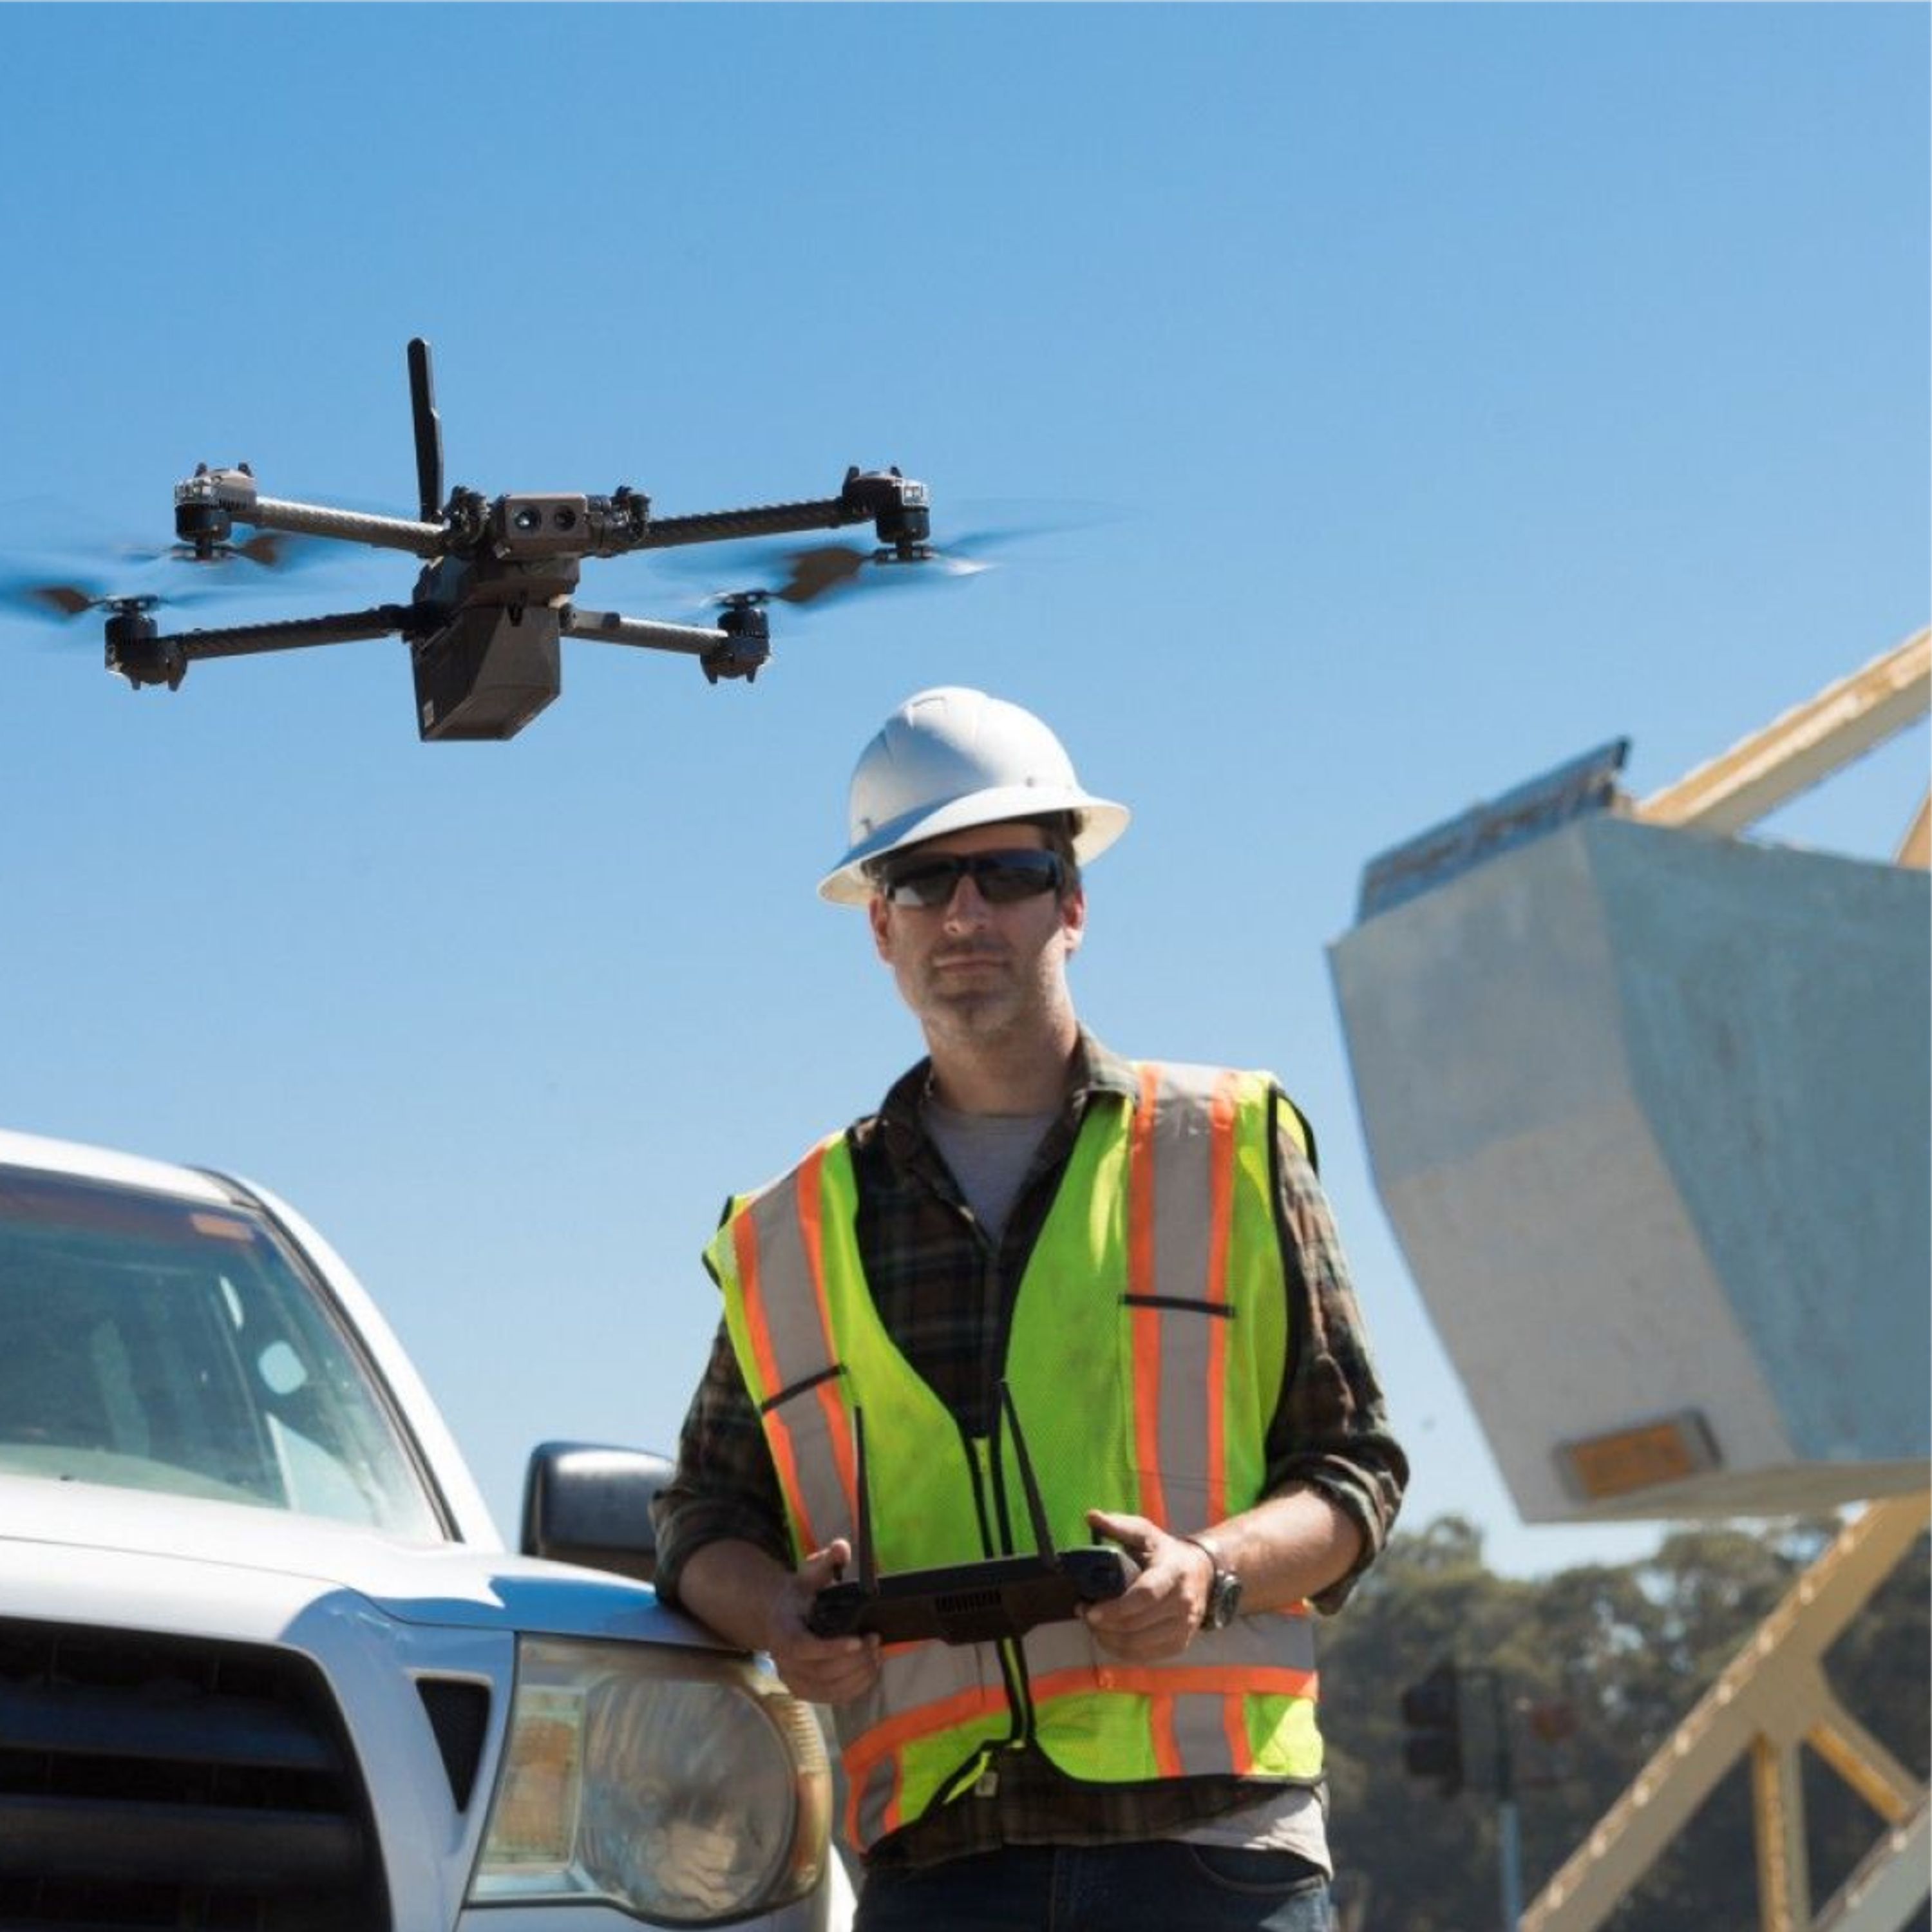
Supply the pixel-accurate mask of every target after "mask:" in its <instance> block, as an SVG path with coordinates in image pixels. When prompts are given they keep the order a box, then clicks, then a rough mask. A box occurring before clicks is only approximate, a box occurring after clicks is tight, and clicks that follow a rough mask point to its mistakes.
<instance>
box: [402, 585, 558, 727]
mask: <svg viewBox="0 0 1932 1932" xmlns="http://www.w3.org/2000/svg"><path fill="white" fill-rule="evenodd" d="M411 655H412V659H413V663H414V665H415V668H416V728H417V730H419V733H421V734H422V737H423V739H424V740H425V742H428V741H429V740H431V739H437V738H478V739H501V738H511V737H514V736H516V734H517V732H519V731H520V730H522V729H523V727H524V726H525V725H526V724H528V723H529V721H530V720H531V719H532V718H534V717H535V715H537V713H538V712H539V711H541V709H543V708H544V706H545V705H547V703H549V702H550V700H551V699H552V698H553V697H556V694H557V693H558V691H560V690H561V689H562V686H563V662H562V648H561V646H560V645H559V642H558V628H557V615H556V611H554V610H550V609H548V608H547V607H542V606H537V605H532V606H530V607H526V608H525V609H523V610H520V611H518V612H517V613H514V615H513V614H512V613H511V612H510V611H509V610H506V609H504V608H502V607H500V606H490V605H486V606H484V607H481V608H480V609H476V610H463V611H460V612H458V614H457V615H456V616H455V619H453V620H452V622H450V623H449V625H447V626H446V628H444V629H443V630H442V631H439V632H438V633H437V635H436V636H435V637H434V638H433V639H432V640H429V641H428V642H427V643H423V644H420V645H419V646H417V647H416V649H415V650H414V651H413V652H412V654H411Z"/></svg>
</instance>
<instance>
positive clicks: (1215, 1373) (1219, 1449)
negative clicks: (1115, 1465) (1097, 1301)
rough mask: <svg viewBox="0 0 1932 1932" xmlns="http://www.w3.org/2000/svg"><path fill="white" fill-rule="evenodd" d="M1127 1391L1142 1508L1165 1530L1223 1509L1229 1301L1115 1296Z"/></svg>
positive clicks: (1195, 1523)
mask: <svg viewBox="0 0 1932 1932" xmlns="http://www.w3.org/2000/svg"><path fill="white" fill-rule="evenodd" d="M1121 1302H1122V1305H1123V1307H1124V1310H1125V1313H1126V1326H1127V1331H1128V1361H1129V1372H1130V1377H1131V1380H1132V1383H1133V1439H1134V1463H1135V1466H1136V1469H1137V1470H1138V1472H1139V1475H1140V1480H1141V1495H1142V1505H1143V1511H1144V1514H1146V1515H1148V1516H1149V1517H1152V1518H1153V1519H1154V1521H1156V1522H1157V1523H1160V1524H1161V1525H1162V1526H1163V1527H1164V1528H1167V1529H1181V1530H1184V1529H1199V1528H1200V1527H1202V1526H1203V1525H1204V1524H1205V1523H1209V1522H1214V1521H1219V1520H1220V1517H1222V1516H1223V1515H1225V1514H1226V1513H1227V1512H1226V1507H1225V1497H1224V1495H1223V1490H1224V1488H1225V1470H1226V1427H1227V1418H1226V1388H1227V1379H1228V1360H1229V1347H1230V1345H1231V1343H1232V1339H1233V1331H1234V1327H1235V1308H1234V1306H1233V1304H1232V1303H1230V1302H1227V1301H1211V1300H1209V1299H1208V1298H1205V1297H1201V1298H1193V1297H1189V1296H1183V1295H1136V1294H1128V1295H1123V1296H1122V1297H1121Z"/></svg>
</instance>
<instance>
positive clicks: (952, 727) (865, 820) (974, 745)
mask: <svg viewBox="0 0 1932 1932" xmlns="http://www.w3.org/2000/svg"><path fill="white" fill-rule="evenodd" d="M1049 811H1077V812H1079V814H1080V829H1079V832H1077V833H1076V835H1075V836H1074V840H1073V856H1075V857H1076V859H1079V861H1080V862H1081V863H1082V865H1085V863H1086V862H1087V861H1088V859H1093V858H1097V856H1099V855H1100V853H1103V852H1104V851H1105V850H1106V849H1107V847H1109V845H1111V844H1113V842H1114V841H1115V839H1116V838H1119V836H1120V835H1121V833H1122V832H1124V831H1125V830H1126V829H1127V807H1126V806H1125V805H1116V804H1115V803H1113V802H1112V800H1111V799H1104V798H1094V797H1093V796H1091V795H1090V794H1089V793H1086V792H1085V791H1083V790H1082V789H1081V787H1080V781H1079V779H1078V778H1076V777H1075V776H1074V775H1073V760H1071V759H1070V758H1069V757H1067V753H1066V751H1065V750H1064V748H1063V747H1062V746H1061V742H1060V740H1059V739H1058V738H1056V737H1055V736H1054V735H1053V733H1052V732H1051V731H1049V730H1048V729H1047V728H1046V726H1045V725H1044V724H1042V723H1041V722H1040V720H1039V719H1038V718H1036V717H1035V716H1034V715H1033V713H1032V712H1031V711H1023V710H1022V709H1020V707H1019V706H1018V705H1017V704H1009V703H1007V702H1006V700H1004V698H998V697H988V696H987V695H986V693H985V692H984V691H969V690H968V689H966V688H964V687H963V686H962V685H941V686H940V687H939V688H937V689H936V690H932V691H920V692H919V693H918V694H916V696H914V697H909V698H907V700H906V701H905V702H904V703H903V704H901V706H899V708H898V709H897V710H896V711H895V712H893V713H892V715H891V716H890V717H889V718H887V719H886V721H885V723H884V724H883V726H881V727H880V730H879V733H878V736H877V737H875V738H874V739H873V740H872V742H871V743H870V744H869V745H867V746H866V747H865V750H864V751H862V753H860V754H859V763H858V764H857V766H856V767H855V768H854V769H853V773H852V793H851V807H850V835H851V841H852V843H851V848H850V850H848V851H847V853H846V854H845V856H844V858H842V859H840V860H839V862H838V864H837V865H836V866H835V867H834V868H832V871H830V872H829V873H828V874H826V876H825V877H823V879H821V880H820V881H819V885H818V890H819V895H820V897H821V898H828V899H832V900H834V901H836V902H837V903H838V904H841V905H863V904H865V902H866V901H868V899H869V898H871V892H872V889H871V885H870V883H868V880H867V879H866V877H865V865H866V863H867V862H868V861H869V860H871V859H878V858H882V857H883V856H884V855H885V854H886V853H888V852H896V851H897V850H898V849H899V847H901V846H902V845H916V844H919V841H921V840H922V839H926V838H938V837H939V835H941V833H942V832H962V831H964V830H965V829H966V828H967V827H968V826H972V825H995V824H997V823H999V821H1000V820H1002V819H1006V818H1033V817H1037V816H1038V815H1039V814H1041V813H1043V812H1049Z"/></svg>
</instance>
